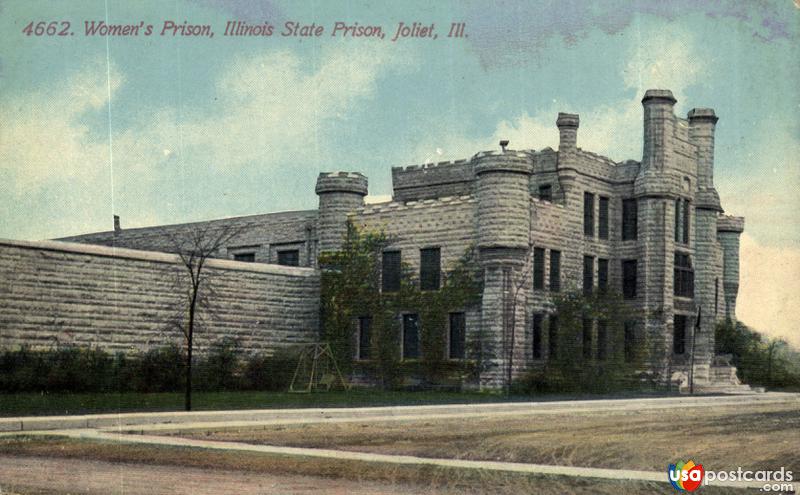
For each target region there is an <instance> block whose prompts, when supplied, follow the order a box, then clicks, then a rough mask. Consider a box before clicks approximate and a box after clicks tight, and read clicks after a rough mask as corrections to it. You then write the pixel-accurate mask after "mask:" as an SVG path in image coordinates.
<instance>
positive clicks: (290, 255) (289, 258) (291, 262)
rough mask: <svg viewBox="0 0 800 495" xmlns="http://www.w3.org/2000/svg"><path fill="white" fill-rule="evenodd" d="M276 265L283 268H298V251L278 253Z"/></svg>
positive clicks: (290, 250)
mask: <svg viewBox="0 0 800 495" xmlns="http://www.w3.org/2000/svg"><path fill="white" fill-rule="evenodd" d="M278 264H279V265H284V266H299V265H300V251H299V250H297V249H287V250H286V251H278Z"/></svg>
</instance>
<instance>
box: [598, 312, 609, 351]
mask: <svg viewBox="0 0 800 495" xmlns="http://www.w3.org/2000/svg"><path fill="white" fill-rule="evenodd" d="M607 350H608V321H607V320H597V360H598V361H605V360H606V353H607Z"/></svg>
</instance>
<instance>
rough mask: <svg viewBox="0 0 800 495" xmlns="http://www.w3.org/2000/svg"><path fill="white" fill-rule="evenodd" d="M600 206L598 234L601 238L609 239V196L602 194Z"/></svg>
mask: <svg viewBox="0 0 800 495" xmlns="http://www.w3.org/2000/svg"><path fill="white" fill-rule="evenodd" d="M598 206H599V208H600V210H599V211H598V212H597V222H598V225H597V236H598V237H599V238H600V239H608V198H606V197H604V196H600V201H599V204H598Z"/></svg>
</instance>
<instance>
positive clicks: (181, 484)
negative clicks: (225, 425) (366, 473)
mask: <svg viewBox="0 0 800 495" xmlns="http://www.w3.org/2000/svg"><path fill="white" fill-rule="evenodd" d="M9 492H11V493H22V494H26V493H37V494H38V493H53V492H55V493H59V494H67V493H69V494H87V495H89V494H91V495H94V494H98V495H111V494H120V495H121V494H125V495H161V494H164V495H167V494H169V495H182V494H187V495H188V494H196V495H205V494H219V493H235V494H237V495H250V494H259V495H272V494H299V495H303V494H312V493H314V494H317V493H327V494H342V495H344V494H364V495H366V494H378V495H380V494H385V495H390V494H391V495H394V494H409V493H410V494H423V493H433V492H432V491H430V490H425V489H420V488H419V487H413V486H408V485H391V484H381V483H375V482H356V481H349V480H341V479H330V478H317V477H312V476H292V475H274V474H256V473H247V472H242V471H225V470H205V469H197V468H179V467H175V466H149V465H143V464H124V463H112V462H102V461H88V460H78V459H58V458H44V457H10V456H0V493H3V494H6V493H9Z"/></svg>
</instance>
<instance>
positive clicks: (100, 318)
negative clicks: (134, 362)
mask: <svg viewBox="0 0 800 495" xmlns="http://www.w3.org/2000/svg"><path fill="white" fill-rule="evenodd" d="M185 271H186V269H185V268H184V267H183V266H182V265H180V264H179V258H178V257H177V256H176V255H171V254H165V253H155V252H145V251H134V250H128V249H115V248H111V247H106V246H96V245H85V244H73V243H64V242H56V241H40V242H24V241H6V240H0V348H15V347H17V346H20V345H23V344H24V345H29V346H31V347H40V348H41V347H45V348H49V347H54V346H56V345H79V346H96V347H99V348H102V349H105V350H108V351H112V352H116V351H123V352H136V351H142V350H145V349H148V348H151V347H153V346H159V345H164V344H167V343H169V342H176V343H178V344H180V343H182V341H183V340H182V339H183V334H182V332H181V331H180V330H179V329H178V328H177V327H176V326H175V323H176V322H178V323H179V322H180V318H182V317H183V315H185V309H184V308H185V304H182V299H183V298H182V297H181V293H182V292H181V290H184V291H185V288H186V285H185V279H181V278H180V277H184V273H183V272H185ZM207 273H208V275H209V278H208V279H207V280H213V282H212V283H213V287H214V292H215V295H214V297H212V298H211V299H210V303H209V305H208V308H210V311H209V310H203V311H201V317H202V320H201V321H202V326H200V327H197V328H196V330H195V342H196V344H197V347H196V349H198V350H199V351H200V352H203V351H204V350H206V349H207V348H208V346H209V344H211V343H213V342H214V341H217V340H219V339H221V338H223V337H230V338H233V339H236V340H237V341H238V344H239V348H240V349H241V350H242V351H244V352H259V353H265V354H272V353H273V352H274V351H275V350H276V349H278V348H281V347H285V346H289V345H292V344H297V343H305V342H313V341H314V340H316V338H317V335H318V325H319V321H318V319H319V276H318V275H317V273H316V272H315V271H314V270H312V269H310V268H297V267H283V266H277V265H263V264H254V263H242V262H235V261H229V260H209V261H208V263H207ZM187 274H188V272H187ZM183 293H184V294H185V292H183ZM210 312H213V313H214V315H213V316H212V315H211V314H210Z"/></svg>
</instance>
